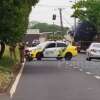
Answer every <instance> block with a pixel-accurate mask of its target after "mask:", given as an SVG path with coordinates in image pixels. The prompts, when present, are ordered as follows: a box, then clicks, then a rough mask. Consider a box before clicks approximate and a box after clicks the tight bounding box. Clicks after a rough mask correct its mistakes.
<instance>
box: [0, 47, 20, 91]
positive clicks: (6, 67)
mask: <svg viewBox="0 0 100 100" xmlns="http://www.w3.org/2000/svg"><path fill="white" fill-rule="evenodd" d="M16 56H17V59H16V60H14V59H13V60H12V59H11V58H10V56H9V48H8V46H6V49H5V52H4V56H3V58H2V59H1V60H0V92H5V90H6V89H7V88H8V86H9V85H10V82H11V80H12V78H13V77H14V76H13V70H14V68H15V67H16V65H17V64H18V61H19V53H18V48H17V49H16Z"/></svg>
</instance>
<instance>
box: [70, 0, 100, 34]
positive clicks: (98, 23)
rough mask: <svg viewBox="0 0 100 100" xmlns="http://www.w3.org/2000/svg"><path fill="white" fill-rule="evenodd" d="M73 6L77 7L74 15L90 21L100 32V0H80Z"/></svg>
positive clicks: (81, 19)
mask: <svg viewBox="0 0 100 100" xmlns="http://www.w3.org/2000/svg"><path fill="white" fill-rule="evenodd" d="M72 8H74V9H75V12H74V14H73V15H72V16H73V17H76V18H79V19H80V21H84V20H85V21H88V22H90V23H91V24H92V25H94V26H95V28H96V30H97V32H98V33H100V0H80V1H78V2H77V3H76V4H75V5H73V7H72Z"/></svg>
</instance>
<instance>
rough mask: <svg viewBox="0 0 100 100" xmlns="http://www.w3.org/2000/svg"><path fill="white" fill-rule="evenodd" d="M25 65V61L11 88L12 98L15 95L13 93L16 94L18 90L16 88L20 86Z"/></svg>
mask: <svg viewBox="0 0 100 100" xmlns="http://www.w3.org/2000/svg"><path fill="white" fill-rule="evenodd" d="M24 65H25V62H24V63H22V67H21V69H20V71H19V73H18V75H17V77H16V79H15V82H14V83H13V85H12V87H11V89H10V98H12V97H13V95H14V93H15V91H16V88H17V86H18V83H19V80H20V78H21V75H22V72H23V69H24Z"/></svg>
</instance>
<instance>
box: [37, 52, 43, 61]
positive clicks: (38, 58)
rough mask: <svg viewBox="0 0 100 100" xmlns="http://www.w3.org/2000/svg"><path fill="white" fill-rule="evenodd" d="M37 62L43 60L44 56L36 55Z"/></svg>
mask: <svg viewBox="0 0 100 100" xmlns="http://www.w3.org/2000/svg"><path fill="white" fill-rule="evenodd" d="M36 58H37V60H41V59H42V58H43V54H42V53H41V52H39V53H37V55H36Z"/></svg>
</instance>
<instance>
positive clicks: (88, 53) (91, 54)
mask: <svg viewBox="0 0 100 100" xmlns="http://www.w3.org/2000/svg"><path fill="white" fill-rule="evenodd" d="M87 56H88V57H90V58H98V59H99V58H100V55H98V54H95V53H91V52H87Z"/></svg>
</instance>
